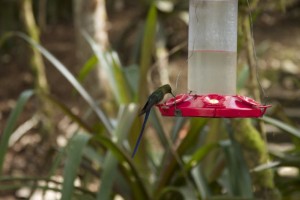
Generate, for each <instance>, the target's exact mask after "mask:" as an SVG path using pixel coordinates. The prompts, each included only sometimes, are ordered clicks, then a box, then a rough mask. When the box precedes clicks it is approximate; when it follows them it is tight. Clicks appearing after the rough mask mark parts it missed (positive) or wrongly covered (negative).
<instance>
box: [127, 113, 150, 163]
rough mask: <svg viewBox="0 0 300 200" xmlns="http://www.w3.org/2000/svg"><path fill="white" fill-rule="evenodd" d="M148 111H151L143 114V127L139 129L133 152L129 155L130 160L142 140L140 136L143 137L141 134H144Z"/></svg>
mask: <svg viewBox="0 0 300 200" xmlns="http://www.w3.org/2000/svg"><path fill="white" fill-rule="evenodd" d="M150 111H151V110H149V111H147V112H146V114H145V118H144V122H143V125H142V129H141V131H140V134H139V137H138V139H137V141H136V143H135V147H134V150H133V152H132V154H131V158H133V157H134V155H135V153H136V152H137V150H138V147H139V145H140V142H141V139H142V136H143V133H144V129H145V126H146V122H147V120H148V117H149V114H150Z"/></svg>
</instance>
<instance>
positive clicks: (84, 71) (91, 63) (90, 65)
mask: <svg viewBox="0 0 300 200" xmlns="http://www.w3.org/2000/svg"><path fill="white" fill-rule="evenodd" d="M97 63H98V58H97V57H96V56H95V55H93V56H92V57H90V58H89V59H88V60H87V61H86V63H85V64H84V65H83V67H82V68H81V70H80V72H79V75H78V80H79V81H80V82H82V81H83V80H84V79H85V77H86V76H87V75H88V74H89V73H91V71H92V70H93V69H94V68H95V67H96V64H97Z"/></svg>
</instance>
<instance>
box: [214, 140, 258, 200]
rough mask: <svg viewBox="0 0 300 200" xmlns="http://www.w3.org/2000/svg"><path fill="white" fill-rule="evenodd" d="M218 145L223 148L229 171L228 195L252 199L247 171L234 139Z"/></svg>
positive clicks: (240, 151)
mask: <svg viewBox="0 0 300 200" xmlns="http://www.w3.org/2000/svg"><path fill="white" fill-rule="evenodd" d="M220 145H221V147H222V148H223V152H224V154H225V158H226V163H227V168H228V171H229V183H230V184H229V186H230V188H229V189H230V191H229V194H232V195H234V196H240V197H245V198H253V192H252V183H251V178H250V174H249V170H248V167H247V165H246V162H245V160H244V157H243V154H242V149H241V148H240V146H239V144H238V143H237V142H236V141H235V140H234V139H231V141H229V140H224V141H221V142H220Z"/></svg>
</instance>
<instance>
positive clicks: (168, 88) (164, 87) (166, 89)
mask: <svg viewBox="0 0 300 200" xmlns="http://www.w3.org/2000/svg"><path fill="white" fill-rule="evenodd" d="M161 88H162V89H163V91H164V93H165V94H167V93H170V94H171V95H172V96H173V97H175V95H174V94H173V93H172V88H171V86H170V85H169V84H166V85H163V86H162V87H161Z"/></svg>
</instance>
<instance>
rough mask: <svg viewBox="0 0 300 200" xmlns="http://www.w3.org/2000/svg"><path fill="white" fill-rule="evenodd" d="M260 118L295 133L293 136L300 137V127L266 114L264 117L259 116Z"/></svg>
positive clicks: (292, 133)
mask: <svg viewBox="0 0 300 200" xmlns="http://www.w3.org/2000/svg"><path fill="white" fill-rule="evenodd" d="M259 119H260V120H262V121H264V122H266V123H268V124H272V125H274V126H276V127H278V128H280V129H281V130H283V131H285V132H287V133H289V134H291V135H293V136H296V137H297V138H300V131H299V129H296V128H294V127H292V126H290V125H288V124H286V123H284V122H282V121H279V120H277V119H274V118H271V117H267V116H264V117H262V118H259Z"/></svg>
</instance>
